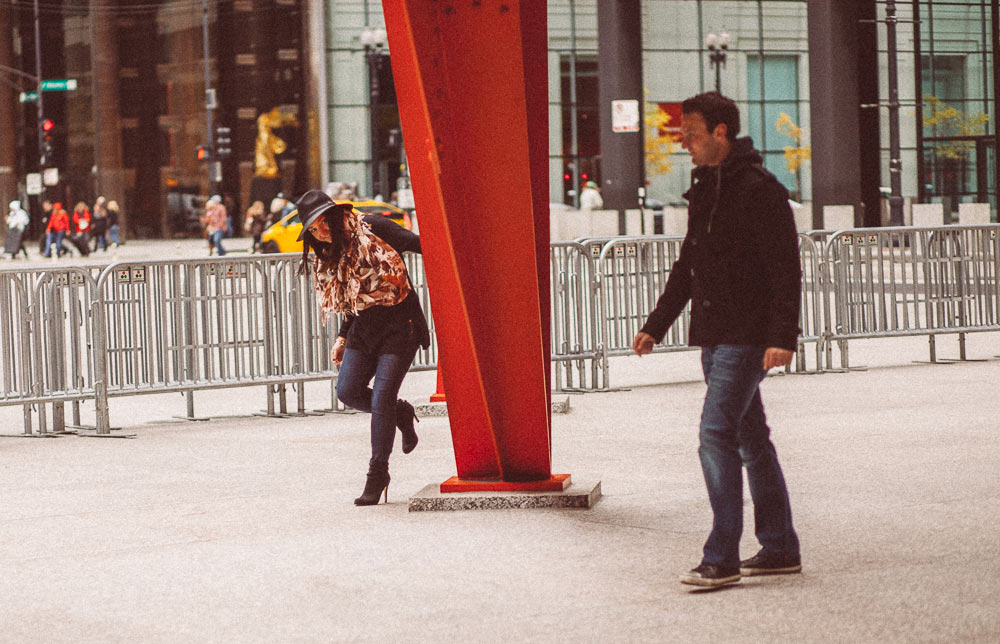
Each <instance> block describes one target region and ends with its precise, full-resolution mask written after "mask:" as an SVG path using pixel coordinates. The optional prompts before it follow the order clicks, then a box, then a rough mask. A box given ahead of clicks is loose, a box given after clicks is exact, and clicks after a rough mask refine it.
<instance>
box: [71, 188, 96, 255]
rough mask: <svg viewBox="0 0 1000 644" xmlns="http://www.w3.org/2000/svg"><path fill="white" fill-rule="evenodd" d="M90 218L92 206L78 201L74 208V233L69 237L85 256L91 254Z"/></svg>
mask: <svg viewBox="0 0 1000 644" xmlns="http://www.w3.org/2000/svg"><path fill="white" fill-rule="evenodd" d="M90 220H91V216H90V208H88V207H87V204H86V203H84V202H82V201H78V202H77V204H76V206H75V207H74V208H73V220H72V224H73V225H72V233H71V234H70V238H69V239H70V242H72V244H73V245H74V246H76V249H77V250H78V251H79V252H80V254H81V255H83V256H84V257H86V256H87V255H89V254H90Z"/></svg>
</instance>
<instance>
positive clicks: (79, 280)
mask: <svg viewBox="0 0 1000 644" xmlns="http://www.w3.org/2000/svg"><path fill="white" fill-rule="evenodd" d="M69 281H70V283H71V284H83V275H80V274H79V273H73V274H72V275H70V276H69Z"/></svg>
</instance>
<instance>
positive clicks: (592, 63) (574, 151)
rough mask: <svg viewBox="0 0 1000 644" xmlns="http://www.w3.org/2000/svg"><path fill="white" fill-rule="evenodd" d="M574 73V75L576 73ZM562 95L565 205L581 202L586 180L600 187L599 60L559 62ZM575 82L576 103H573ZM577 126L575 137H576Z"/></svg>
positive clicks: (578, 57) (566, 60) (563, 60)
mask: <svg viewBox="0 0 1000 644" xmlns="http://www.w3.org/2000/svg"><path fill="white" fill-rule="evenodd" d="M574 72H575V73H574ZM560 76H561V78H560V80H561V92H562V157H563V196H564V202H565V203H567V204H571V205H576V204H577V203H578V201H577V199H578V195H577V194H576V193H575V192H574V191H578V190H579V188H581V187H582V186H583V184H584V183H586V182H587V181H596V182H597V183H598V185H600V182H601V178H600V163H599V160H598V157H599V155H600V153H601V130H600V114H599V108H598V105H599V99H598V79H597V59H596V57H590V56H588V57H583V56H577V57H576V65H575V70H574V68H573V62H572V60H571V59H570V57H569V56H563V59H562V61H561V63H560ZM574 79H575V81H576V82H575V88H576V102H575V103H574V102H573V86H574V82H573V81H574ZM574 123H575V124H576V127H575V135H576V136H575V138H574Z"/></svg>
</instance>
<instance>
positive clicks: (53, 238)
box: [42, 201, 69, 257]
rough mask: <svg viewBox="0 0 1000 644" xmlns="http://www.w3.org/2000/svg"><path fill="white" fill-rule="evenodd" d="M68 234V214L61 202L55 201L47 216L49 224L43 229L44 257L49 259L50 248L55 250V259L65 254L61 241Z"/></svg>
mask: <svg viewBox="0 0 1000 644" xmlns="http://www.w3.org/2000/svg"><path fill="white" fill-rule="evenodd" d="M68 232H69V213H68V212H66V210H65V209H64V208H63V205H62V202H61V201H57V202H56V203H55V204H54V205H53V206H52V214H51V215H50V216H49V224H48V226H46V227H45V251H44V252H43V253H42V254H43V255H44V256H45V257H50V256H51V254H52V247H53V246H55V248H56V257H62V255H63V253H65V252H67V251H66V249H65V248H63V245H62V243H63V239H64V238H65V237H66V234H67V233H68Z"/></svg>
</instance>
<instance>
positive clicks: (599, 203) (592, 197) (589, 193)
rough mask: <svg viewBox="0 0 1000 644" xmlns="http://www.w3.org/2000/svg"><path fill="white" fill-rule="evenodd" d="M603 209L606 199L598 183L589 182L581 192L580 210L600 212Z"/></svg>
mask: <svg viewBox="0 0 1000 644" xmlns="http://www.w3.org/2000/svg"><path fill="white" fill-rule="evenodd" d="M603 207H604V198H603V197H602V196H601V189H600V188H599V187H598V186H597V182H596V181H588V182H587V183H585V184H583V190H581V191H580V210H600V209H601V208H603Z"/></svg>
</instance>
